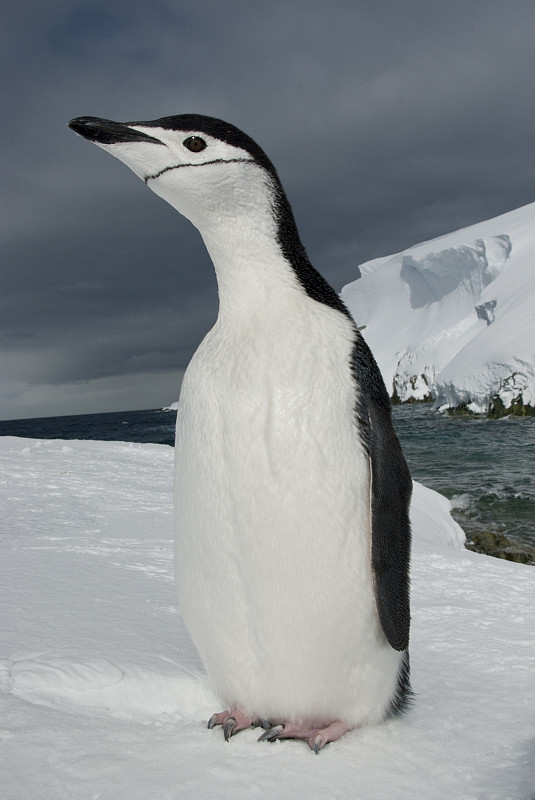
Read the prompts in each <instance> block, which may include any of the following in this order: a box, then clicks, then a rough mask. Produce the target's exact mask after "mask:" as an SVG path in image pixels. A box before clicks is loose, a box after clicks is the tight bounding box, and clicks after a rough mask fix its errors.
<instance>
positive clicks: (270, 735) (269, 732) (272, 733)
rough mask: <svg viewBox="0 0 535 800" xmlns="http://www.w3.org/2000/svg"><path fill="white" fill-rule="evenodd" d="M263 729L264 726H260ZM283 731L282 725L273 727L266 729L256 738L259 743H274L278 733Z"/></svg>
mask: <svg viewBox="0 0 535 800" xmlns="http://www.w3.org/2000/svg"><path fill="white" fill-rule="evenodd" d="M262 727H264V725H262ZM283 730H284V725H273V727H269V728H266V729H265V731H264V733H263V734H262V735H261V736H259V737H258V741H259V742H274V741H275V739H276V738H277V737H278V735H279V733H282V731H283Z"/></svg>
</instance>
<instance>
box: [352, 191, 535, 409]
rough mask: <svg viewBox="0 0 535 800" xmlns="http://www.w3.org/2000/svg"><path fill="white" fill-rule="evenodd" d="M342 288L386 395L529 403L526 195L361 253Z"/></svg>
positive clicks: (477, 403)
mask: <svg viewBox="0 0 535 800" xmlns="http://www.w3.org/2000/svg"><path fill="white" fill-rule="evenodd" d="M358 272H359V277H358V278H357V280H355V281H354V282H353V283H350V284H348V285H347V286H345V287H344V289H343V290H342V298H343V300H344V301H345V302H346V304H347V305H348V307H349V309H350V310H351V313H352V314H353V316H354V318H355V320H356V322H357V325H359V326H360V327H363V328H364V330H363V335H364V336H365V338H366V340H367V342H368V344H369V345H370V347H371V349H372V351H373V353H374V355H375V358H376V359H377V362H378V364H379V367H380V369H381V372H382V374H383V378H384V380H385V383H386V385H387V388H388V389H389V390H390V393H391V395H392V397H393V398H394V399H395V400H399V401H401V402H411V401H415V400H423V399H428V400H430V399H432V400H434V402H435V405H436V406H437V407H440V408H444V409H446V408H459V407H462V408H468V409H469V410H470V411H473V412H476V413H490V414H491V415H501V414H503V413H511V412H514V413H521V414H523V413H533V410H534V409H535V203H531V204H529V205H527V206H524V207H522V208H519V209H517V210H515V211H511V212H509V213H507V214H503V215H501V216H499V217H496V218H494V219H491V220H487V221H486V222H481V223H478V224H476V225H472V226H470V227H468V228H464V229H462V230H459V231H455V232H454V233H450V234H447V235H445V236H441V237H439V238H437V239H433V240H431V241H428V242H423V243H422V244H418V245H415V246H414V247H410V248H409V249H408V250H405V251H404V252H402V253H397V254H396V255H392V256H387V257H385V258H378V259H375V260H373V261H368V262H366V263H365V264H363V265H361V266H360V267H359V271H358Z"/></svg>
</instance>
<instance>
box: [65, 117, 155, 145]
mask: <svg viewBox="0 0 535 800" xmlns="http://www.w3.org/2000/svg"><path fill="white" fill-rule="evenodd" d="M134 124H135V123H134ZM69 128H70V129H71V130H73V131H74V132H75V133H78V134H80V136H83V137H84V139H89V141H90V142H96V143H97V144H120V143H124V142H154V144H163V142H161V141H160V140H159V139H156V138H155V137H154V136H149V135H148V134H147V133H142V132H141V131H136V130H134V129H133V128H129V127H128V125H124V124H123V123H122V122H112V121H111V120H109V119H100V117H76V118H75V119H71V121H70V122H69Z"/></svg>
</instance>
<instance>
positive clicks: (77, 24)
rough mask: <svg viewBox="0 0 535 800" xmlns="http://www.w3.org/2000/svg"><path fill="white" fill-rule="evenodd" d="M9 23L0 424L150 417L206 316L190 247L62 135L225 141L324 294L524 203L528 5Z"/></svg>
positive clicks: (528, 142)
mask: <svg viewBox="0 0 535 800" xmlns="http://www.w3.org/2000/svg"><path fill="white" fill-rule="evenodd" d="M10 5H11V6H12V8H9V9H7V8H5V9H4V10H3V11H2V13H1V19H0V23H1V24H0V63H1V74H2V75H3V76H4V85H3V89H2V93H3V102H2V108H3V113H2V126H1V131H0V138H1V143H2V164H1V172H2V179H1V181H0V192H1V195H2V197H1V200H2V213H1V215H0V239H1V252H0V257H1V262H0V270H1V287H2V291H1V292H0V419H18V418H23V417H40V416H53V415H62V414H80V413H97V412H104V411H119V410H128V409H138V408H158V407H161V406H165V405H168V404H169V403H171V402H173V401H175V400H176V399H177V397H178V393H179V387H180V381H181V377H182V375H183V373H184V369H185V367H186V366H187V363H188V361H189V359H190V358H191V355H192V354H193V352H194V351H195V349H196V347H197V345H198V344H199V342H200V341H201V339H202V338H203V336H204V334H205V333H206V332H207V331H208V330H209V328H210V327H211V325H212V324H213V322H214V320H215V318H216V316H217V285H216V281H215V276H214V273H213V268H212V266H211V264H210V260H209V258H208V255H207V254H206V251H205V249H204V245H203V242H202V239H201V238H200V236H199V234H198V232H197V231H196V230H195V229H194V228H193V226H192V225H191V224H190V223H189V222H188V221H187V220H185V219H183V218H182V217H180V215H179V214H177V212H176V211H174V210H173V209H172V208H171V207H170V206H168V205H166V204H165V203H164V202H163V201H162V200H161V199H160V198H158V197H157V196H156V195H154V194H153V193H152V192H150V190H148V189H147V188H146V187H145V186H144V185H143V183H142V182H141V181H140V180H139V179H138V178H137V177H136V176H135V175H134V174H133V173H132V172H130V170H128V168H127V167H125V166H124V165H123V164H121V163H120V162H119V161H117V160H116V159H113V158H110V157H109V155H107V154H106V153H104V152H103V151H102V150H100V149H99V148H97V147H95V146H94V145H92V144H90V143H89V142H86V141H84V140H83V139H82V138H80V137H78V136H76V135H75V134H74V133H73V132H72V131H70V130H69V129H68V128H67V122H68V121H69V120H70V119H71V118H73V117H76V116H97V117H104V118H108V119H113V120H119V121H124V120H136V119H137V120H143V119H154V118H157V117H161V116H170V115H174V114H183V113H200V114H208V115H211V116H216V117H220V118H222V119H225V120H227V121H229V122H232V123H233V124H235V125H237V126H238V127H240V128H242V129H243V130H245V131H246V132H247V133H248V134H249V135H250V136H252V137H253V139H255V140H256V141H257V142H258V143H259V144H260V145H261V146H262V147H263V149H264V150H265V151H266V152H267V153H268V155H269V156H270V158H271V160H272V161H273V162H274V164H275V166H276V167H277V169H278V172H279V175H280V177H281V180H282V183H283V185H284V187H285V189H286V192H287V194H288V197H289V199H290V202H291V204H292V206H293V209H294V213H295V216H296V220H297V224H298V227H299V229H300V232H301V237H302V239H303V242H304V244H305V247H306V248H307V251H308V254H309V256H310V259H311V261H312V263H313V264H314V265H315V266H316V268H317V269H319V271H320V272H322V274H323V275H324V276H325V277H326V278H327V280H328V281H329V282H330V283H331V284H332V285H333V286H334V288H335V289H336V290H337V291H339V290H340V289H341V288H342V286H344V285H345V284H346V283H348V282H350V281H351V280H354V279H355V277H356V276H357V274H358V272H357V267H358V264H360V263H363V262H364V261H367V260H369V259H371V258H375V257H379V256H385V255H387V254H389V253H395V252H398V251H400V250H403V249H405V248H406V247H409V246H411V245H413V244H415V243H417V242H421V241H424V240H426V239H430V238H434V237H436V236H440V235H442V234H445V233H448V232H450V231H452V230H456V229H458V228H461V227H465V226H467V225H470V224H473V223H475V222H478V221H480V220H484V219H488V218H490V217H493V216H496V215H498V214H501V213H504V212H506V211H510V210H512V209H514V208H518V207H519V206H522V205H525V204H526V203H530V202H533V201H535V158H534V156H535V92H534V91H533V75H534V74H535V47H534V46H533V41H534V37H535V4H534V3H529V2H524V1H523V0H522V1H521V0H507V2H505V1H504V2H495V1H494V0H482V1H481V2H480V1H479V0H471V1H470V2H466V0H460V1H458V0H448V2H447V3H446V2H439V0H392V1H389V0H348V1H347V2H346V1H345V0H292V2H289V0H270V2H253V1H252V0H249V1H246V0H151V2H150V3H147V2H146V0H143V1H141V0H128V2H126V0H125V2H123V1H122V0H108V2H101V0H90V1H88V2H85V1H83V0H81V1H80V2H78V1H77V0H48V1H47V2H46V3H43V2H41V1H40V2H37V0H25V2H24V3H18V4H10Z"/></svg>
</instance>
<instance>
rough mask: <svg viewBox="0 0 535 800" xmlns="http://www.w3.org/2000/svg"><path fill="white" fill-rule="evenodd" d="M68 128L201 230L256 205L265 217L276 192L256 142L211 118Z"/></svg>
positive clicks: (90, 122)
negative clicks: (212, 220) (127, 169)
mask: <svg viewBox="0 0 535 800" xmlns="http://www.w3.org/2000/svg"><path fill="white" fill-rule="evenodd" d="M69 127H70V128H71V129H72V130H73V131H75V133H78V134H80V135H81V136H83V137H84V138H85V139H88V140H89V141H92V142H94V143H95V144H97V145H98V146H99V147H102V148H103V149H104V150H107V151H108V152H109V153H111V154H112V155H114V156H116V157H117V158H118V159H119V160H120V161H123V162H124V163H125V164H126V165H127V166H128V167H130V169H131V170H133V172H135V174H136V175H138V176H139V177H140V178H141V179H142V180H144V181H145V183H146V184H147V186H149V187H150V188H151V189H152V190H153V191H154V192H155V193H156V194H158V195H159V196H160V197H162V198H163V199H164V200H167V202H168V203H170V204H171V205H172V206H173V207H174V208H176V209H177V211H179V212H180V213H181V214H183V215H184V216H185V217H187V218H188V219H190V220H191V222H193V224H194V225H196V227H198V228H200V229H201V230H202V228H203V225H205V224H206V223H207V221H208V220H209V219H210V218H213V215H214V214H216V215H217V216H219V217H221V216H222V217H229V216H236V215H241V214H243V213H247V211H248V210H249V209H251V208H257V209H258V206H259V205H265V210H266V211H268V210H269V206H270V197H269V196H270V194H271V193H272V192H270V187H271V188H272V189H273V188H274V185H277V187H280V182H279V180H278V176H277V173H276V171H275V168H274V167H273V165H272V163H271V161H270V160H269V159H268V157H267V156H266V154H265V153H264V152H263V150H262V149H261V148H260V147H259V146H258V145H257V144H256V142H254V141H253V139H251V138H250V137H249V136H247V134H245V133H243V132H242V131H240V130H239V129H238V128H236V127H235V126H234V125H231V124H229V123H227V122H223V121H222V120H219V119H215V118H213V117H206V116H202V115H200V114H181V115H178V116H174V117H162V118H160V119H156V120H152V121H150V122H127V123H120V122H112V121H111V120H106V119H100V118H99V117H77V118H76V119H73V120H71V122H69ZM262 198H264V199H265V204H263V203H262Z"/></svg>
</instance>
